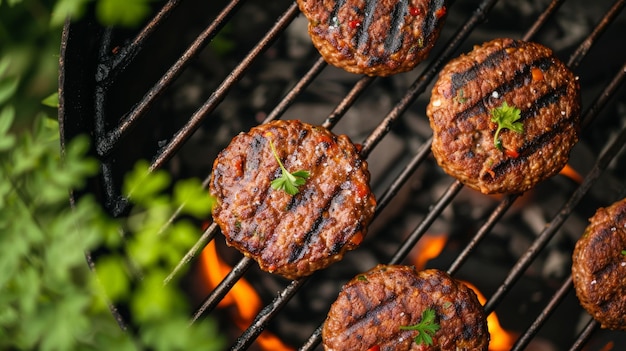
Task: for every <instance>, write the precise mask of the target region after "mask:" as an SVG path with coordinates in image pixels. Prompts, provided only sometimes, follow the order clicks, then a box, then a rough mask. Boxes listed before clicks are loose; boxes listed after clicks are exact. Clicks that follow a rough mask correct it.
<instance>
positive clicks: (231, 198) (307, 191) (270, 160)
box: [209, 121, 376, 279]
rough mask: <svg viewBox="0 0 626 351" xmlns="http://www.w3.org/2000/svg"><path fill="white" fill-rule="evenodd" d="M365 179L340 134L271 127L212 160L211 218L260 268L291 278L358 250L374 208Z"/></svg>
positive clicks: (362, 164) (297, 125) (236, 141)
mask: <svg viewBox="0 0 626 351" xmlns="http://www.w3.org/2000/svg"><path fill="white" fill-rule="evenodd" d="M290 176H291V177H293V178H290ZM369 179H370V174H369V171H368V170H367V162H366V161H365V160H363V159H361V158H360V156H359V154H358V151H357V148H356V146H355V145H354V144H353V143H352V142H351V141H350V139H349V138H348V137H347V136H346V135H334V134H332V133H331V132H330V131H328V130H327V129H324V128H322V127H317V126H312V125H309V124H305V123H302V122H300V121H273V122H270V123H267V124H263V125H260V126H257V127H255V128H252V129H251V130H250V131H249V132H247V133H241V134H239V135H237V136H236V137H234V138H233V140H232V141H231V143H230V144H229V145H228V146H227V147H226V148H225V149H224V150H222V152H221V153H220V154H219V155H218V157H217V158H216V160H215V162H214V164H213V173H212V175H211V180H210V185H209V186H210V193H211V194H212V195H213V196H215V197H216V199H217V204H216V206H215V208H214V210H213V219H214V220H215V222H216V223H217V224H218V225H219V226H220V228H221V230H222V233H223V234H224V236H225V237H226V243H227V244H228V245H230V246H233V247H235V248H237V249H238V250H240V251H241V252H242V253H243V254H244V255H246V256H249V257H251V258H253V259H255V260H256V261H257V262H258V263H259V266H260V267H261V269H263V270H265V271H268V272H274V273H277V274H280V275H282V276H284V277H286V278H289V279H296V278H298V277H302V276H306V275H309V274H311V273H313V272H314V271H316V270H318V269H322V268H325V267H327V266H328V265H330V264H331V263H333V262H336V261H339V260H340V259H341V258H342V257H343V255H344V253H345V252H346V251H348V250H352V249H354V248H356V247H357V246H358V245H359V244H360V243H361V241H362V240H363V237H364V235H365V233H366V230H367V225H368V224H369V222H370V220H371V218H372V216H373V214H374V210H375V207H376V200H375V199H374V195H373V194H372V192H371V190H370V187H369Z"/></svg>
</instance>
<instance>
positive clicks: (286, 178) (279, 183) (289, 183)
mask: <svg viewBox="0 0 626 351" xmlns="http://www.w3.org/2000/svg"><path fill="white" fill-rule="evenodd" d="M269 142H270V148H271V149H272V153H273V154H274V158H275V159H276V162H278V165H279V166H280V169H281V172H282V174H281V176H280V177H279V178H276V179H274V180H272V183H271V184H272V189H274V190H283V191H284V192H286V193H287V194H289V195H296V194H297V193H298V191H299V190H298V187H299V186H301V185H304V183H306V180H307V178H309V176H310V173H309V171H305V170H299V171H297V172H293V173H289V171H287V169H286V168H285V166H284V165H283V163H282V162H281V161H280V157H278V153H277V152H276V148H274V144H273V143H272V140H269Z"/></svg>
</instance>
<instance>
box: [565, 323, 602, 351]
mask: <svg viewBox="0 0 626 351" xmlns="http://www.w3.org/2000/svg"><path fill="white" fill-rule="evenodd" d="M599 326H600V324H599V323H598V322H596V320H595V319H591V320H590V321H589V323H587V325H586V326H585V329H583V330H582V331H581V332H580V334H579V335H578V339H576V341H575V342H574V344H572V347H570V349H569V351H580V350H582V348H583V346H585V344H586V343H587V341H589V339H590V338H591V335H593V333H594V332H595V331H596V330H597V329H598V327H599Z"/></svg>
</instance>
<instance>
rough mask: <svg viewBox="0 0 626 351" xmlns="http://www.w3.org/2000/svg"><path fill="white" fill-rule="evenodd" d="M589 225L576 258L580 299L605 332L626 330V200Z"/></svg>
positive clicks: (603, 211) (602, 211) (575, 275)
mask: <svg viewBox="0 0 626 351" xmlns="http://www.w3.org/2000/svg"><path fill="white" fill-rule="evenodd" d="M589 221H590V223H589V225H588V226H587V228H586V229H585V232H584V234H583V236H582V237H581V238H580V239H579V240H578V242H577V243H576V247H575V249H574V254H573V257H572V280H573V282H574V287H575V290H576V296H578V299H579V300H580V303H581V305H582V306H583V307H584V308H585V310H587V312H589V314H591V316H593V318H594V319H596V320H597V321H598V322H600V324H601V325H602V327H603V328H609V329H617V330H626V198H625V199H622V200H620V201H618V202H616V203H614V204H612V205H611V206H608V207H606V208H600V209H598V210H597V211H596V213H595V214H594V215H593V216H592V217H591V218H590V219H589Z"/></svg>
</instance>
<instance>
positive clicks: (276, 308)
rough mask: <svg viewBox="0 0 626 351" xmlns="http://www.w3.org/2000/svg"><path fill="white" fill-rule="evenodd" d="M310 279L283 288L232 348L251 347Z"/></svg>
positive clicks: (302, 279) (301, 279) (297, 281)
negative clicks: (268, 324) (266, 326)
mask: <svg viewBox="0 0 626 351" xmlns="http://www.w3.org/2000/svg"><path fill="white" fill-rule="evenodd" d="M309 279H310V277H304V278H300V279H298V280H294V281H292V282H291V283H290V284H289V285H288V286H287V287H286V288H285V289H283V290H282V291H281V292H280V293H279V294H278V296H277V297H276V298H275V299H274V300H273V301H272V302H271V303H270V304H269V305H267V306H266V307H265V308H263V310H261V312H259V313H258V314H257V316H256V318H255V319H254V321H253V322H252V326H251V327H249V328H248V329H246V330H245V331H244V332H243V334H241V336H240V337H239V338H237V341H235V344H234V345H233V346H232V347H231V348H230V349H231V350H233V351H234V350H245V349H247V348H248V347H250V345H252V343H253V342H254V340H255V339H256V337H257V336H259V334H261V332H262V331H263V328H264V326H265V325H267V323H269V321H270V320H271V319H272V318H273V317H274V316H275V315H276V314H278V312H280V310H281V308H282V307H283V306H285V304H287V302H289V300H290V299H291V298H292V297H293V295H295V293H296V292H297V291H298V290H300V288H301V287H302V286H303V285H304V284H305V283H306V282H307V281H309Z"/></svg>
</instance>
